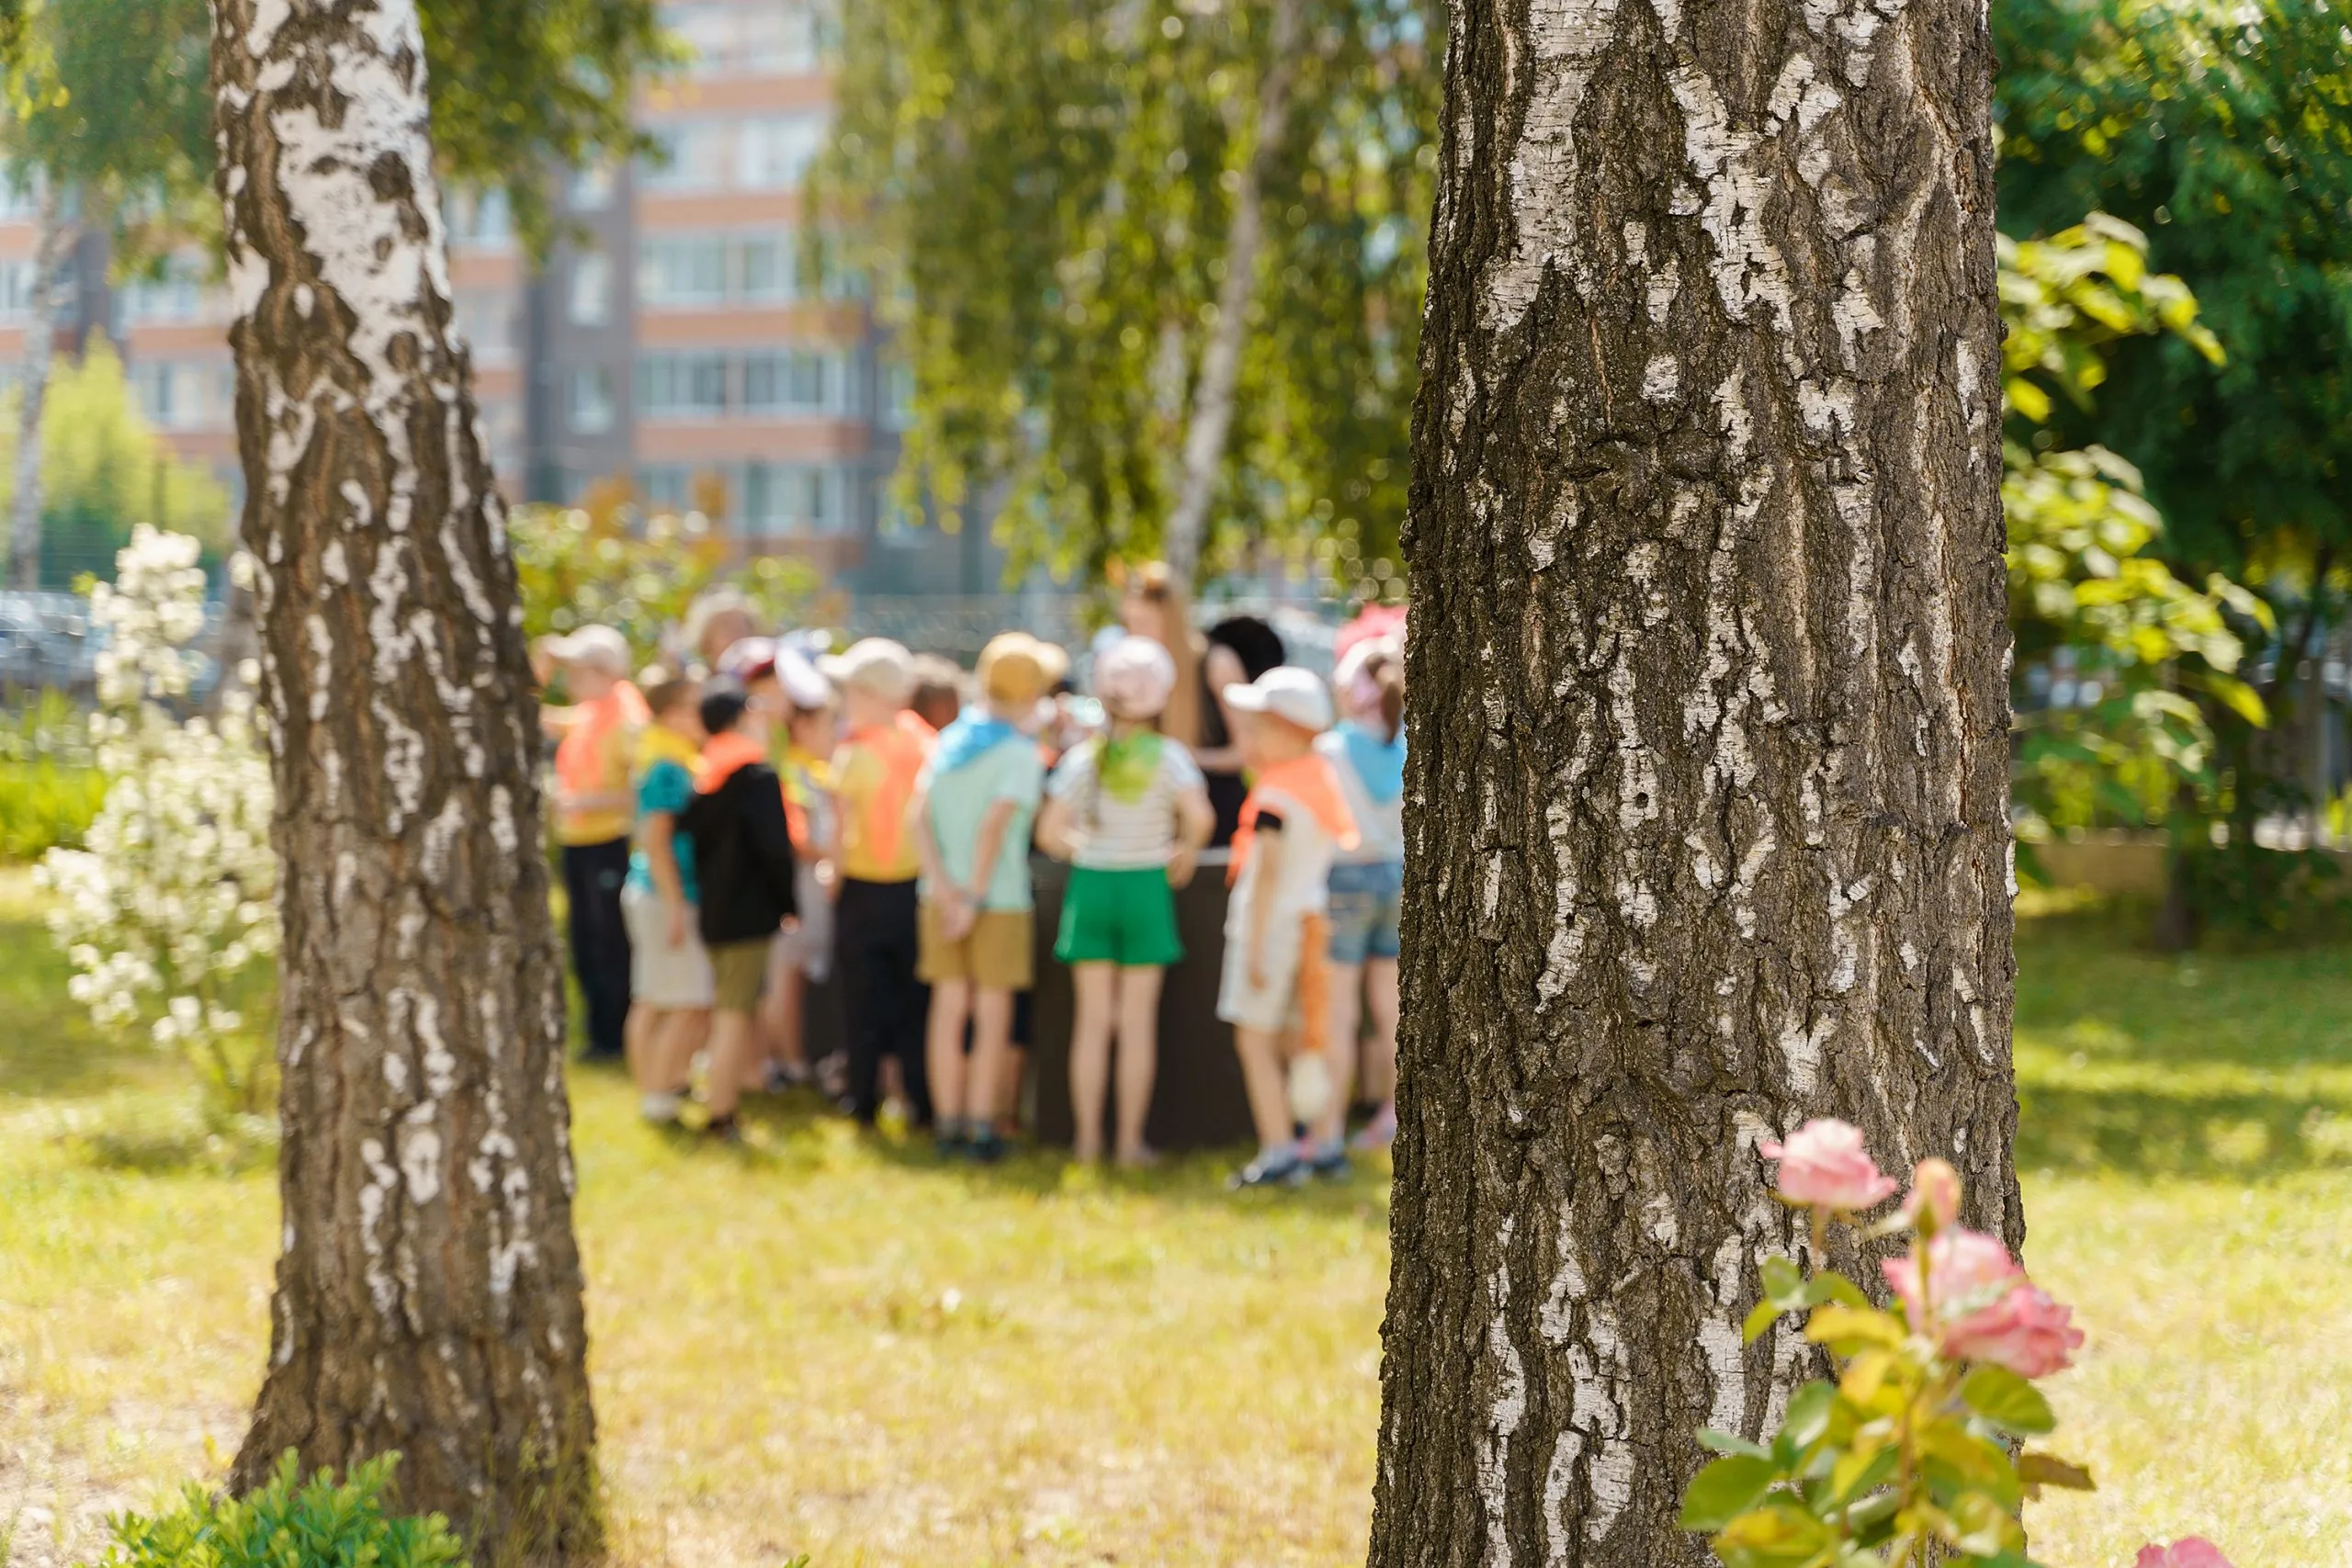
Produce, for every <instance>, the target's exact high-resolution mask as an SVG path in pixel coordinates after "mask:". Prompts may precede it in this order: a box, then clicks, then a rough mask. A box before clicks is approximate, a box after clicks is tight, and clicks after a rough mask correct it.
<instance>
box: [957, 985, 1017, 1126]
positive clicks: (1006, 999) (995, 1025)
mask: <svg viewBox="0 0 2352 1568" xmlns="http://www.w3.org/2000/svg"><path fill="white" fill-rule="evenodd" d="M1011 1058H1012V992H1011V991H1009V990H1000V989H998V988H997V987H977V988H975V989H974V991H973V993H972V1064H971V1075H970V1077H969V1079H968V1081H967V1083H966V1085H965V1089H964V1114H965V1116H966V1118H967V1120H969V1121H970V1122H971V1123H972V1131H973V1132H974V1133H975V1134H978V1133H982V1132H989V1131H992V1130H993V1128H994V1127H995V1124H996V1112H997V1103H998V1100H999V1096H1000V1093H1001V1086H1002V1085H1003V1083H1004V1080H1005V1076H1006V1074H1005V1069H1006V1067H1007V1066H1009V1065H1010V1063H1011Z"/></svg>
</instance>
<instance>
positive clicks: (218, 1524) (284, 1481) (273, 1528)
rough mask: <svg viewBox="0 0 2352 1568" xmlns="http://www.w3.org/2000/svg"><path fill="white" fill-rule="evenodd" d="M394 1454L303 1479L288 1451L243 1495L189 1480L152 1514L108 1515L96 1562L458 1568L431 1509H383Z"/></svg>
mask: <svg viewBox="0 0 2352 1568" xmlns="http://www.w3.org/2000/svg"><path fill="white" fill-rule="evenodd" d="M399 1462H400V1455H398V1454H385V1455H383V1456H381V1457H380V1458H377V1459H372V1460H369V1461H368V1462H366V1463H365V1464H358V1465H354V1466H353V1467H352V1469H351V1473H350V1474H349V1475H348V1476H347V1477H345V1479H344V1480H343V1481H341V1482H340V1483H338V1482H337V1481H336V1480H335V1477H334V1472H333V1471H331V1470H322V1471H320V1472H318V1473H317V1474H315V1475H313V1476H311V1479H310V1480H308V1481H307V1482H306V1481H303V1480H301V1479H300V1475H299V1473H298V1472H297V1470H296V1467H295V1461H294V1455H293V1454H292V1452H291V1451H288V1453H287V1455H286V1456H285V1457H284V1458H283V1459H280V1460H279V1461H277V1472H276V1473H275V1474H274V1475H272V1476H271V1477H270V1482H269V1484H268V1485H266V1486H265V1487H263V1488H262V1489H261V1490H260V1491H258V1492H255V1493H254V1494H253V1495H251V1496H248V1497H242V1498H236V1497H223V1496H220V1495H218V1494H216V1493H210V1492H207V1491H205V1490H204V1489H203V1488H202V1487H200V1486H194V1485H191V1486H189V1487H188V1488H187V1491H186V1492H185V1493H183V1494H182V1495H181V1498H180V1506H178V1507H177V1508H175V1509H174V1510H172V1511H171V1512H170V1513H166V1514H158V1515H156V1516H155V1517H153V1518H145V1517H141V1516H139V1515H137V1514H125V1515H122V1516H121V1517H119V1518H116V1519H112V1520H110V1521H108V1527H109V1529H111V1530H112V1531H113V1534H114V1544H113V1545H112V1546H111V1547H109V1548H108V1549H107V1554H106V1556H105V1557H103V1558H102V1559H100V1560H99V1562H97V1564H96V1568H463V1563H464V1561H465V1558H464V1549H463V1548H462V1547H461V1546H460V1545H459V1544H458V1538H457V1537H456V1536H454V1535H452V1534H450V1533H449V1526H448V1521H447V1520H446V1519H444V1518H443V1517H441V1516H440V1515H438V1514H431V1515H427V1516H425V1517H422V1518H419V1517H401V1516H387V1515H386V1514H385V1512H384V1489H385V1487H386V1486H388V1485H389V1484H390V1483H391V1479H392V1467H393V1466H395V1465H397V1464H398V1463H399Z"/></svg>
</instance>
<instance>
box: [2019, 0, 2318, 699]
mask: <svg viewBox="0 0 2352 1568" xmlns="http://www.w3.org/2000/svg"><path fill="white" fill-rule="evenodd" d="M1993 21H1994V28H1995V31H1996V40H1997V42H1998V44H1999V48H2000V51H2001V57H2002V64H2003V71H2002V75H2001V81H2000V87H1999V103H2000V115H2001V129H2002V136H2003V141H2002V163H2001V168H2000V202H2001V214H2002V219H2003V221H2004V223H2005V224H2006V225H2007V226H2008V227H2009V228H2010V229H2011V231H2013V232H2018V233H2032V232H2043V233H2046V232H2049V231H2053V230H2056V229H2060V228H2064V227H2065V226H2068V225H2071V224H2072V223H2073V222H2074V221H2075V217H2076V216H2077V215H2078V214H2080V213H2083V212H2086V211H2093V210H2098V211H2105V212H2109V213H2112V214H2114V215H2115V216H2116V217H2118V218H2121V219H2123V220H2128V221H2129V222H2131V223H2132V224H2134V225H2137V226H2138V227H2140V228H2141V229H2143V230H2144V231H2146V232H2147V233H2148V235H2149V237H2150V245H2149V255H2148V261H2149V265H2151V266H2152V267H2154V268H2158V269H2161V270H2163V271H2165V272H2168V273H2176V274H2177V275H2179V276H2180V277H2181V278H2182V279H2183V281H2184V282H2185V283H2186V284H2187V285H2188V288H2191V289H2192V290H2194V291H2195V294H2196V297H2197V299H2198V301H2199V306H2200V309H2201V313H2202V317H2203V320H2204V321H2205V322H2206V323H2207V325H2208V326H2210V328H2211V331H2212V333H2213V334H2214V335H2215V336H2216V337H2217V338H2218V339H2219V340H2220V342H2221V343H2222V345H2223V346H2224V347H2226V348H2227V350H2228V357H2227V359H2226V360H2216V359H2215V358H2213V357H2212V356H2211V355H2207V354H2206V353H2204V352H2203V351H2202V349H2201V348H2200V346H2199V344H2196V343H2193V342H2190V341H2188V340H2187V339H2185V338H2182V337H2179V336H2177V335H2172V334H2159V335H2154V336H2149V337H2143V338H2141V339H2138V340H2137V341H2134V342H2131V343H2128V344H2119V345H2118V347H2117V350H2116V353H2115V355H2114V358H2113V377H2112V382H2111V387H2110V389H2109V391H2108V393H2107V394H2106V395H2104V396H2102V397H2101V398H2100V399H2099V400H2098V404H2097V406H2096V408H2095V409H2081V410H2074V411H2064V410H2062V411H2060V414H2061V417H2060V424H2061V427H2062V431H2063V434H2064V436H2065V437H2066V438H2068V439H2073V440H2097V441H2098V442H2101V443H2103V444H2104V445H2106V446H2109V447H2111V448H2113V449H2114V450H2116V451H2118V452H2120V453H2122V454H2123V455H2124V456H2126V457H2129V458H2131V461H2132V462H2134V463H2135V464H2137V465H2138V466H2139V468H2141V469H2142V471H2143V473H2144V474H2145V476H2146V479H2147V485H2148V491H2149V494H2150V496H2151V498H2152V499H2153V500H2154V502H2155V503H2156V505H2157V506H2158V507H2159V508H2160V509H2161V510H2162V512H2163V513H2164V514H2165V519H2166V520H2167V534H2166V542H2165V554H2166V555H2167V556H2168V558H2171V559H2173V560H2174V561H2176V562H2177V563H2179V564H2182V565H2184V566H2186V567H2188V569H2190V570H2192V571H2195V572H2199V573H2201V572H2203V571H2206V570H2222V571H2224V572H2227V573H2229V574H2230V575H2231V576H2233V577H2235V578H2239V579H2241V580H2243V581H2250V582H2254V583H2256V584H2258V585H2261V586H2262V587H2263V589H2264V592H2266V593H2267V594H2269V595H2270V596H2271V597H2273V598H2274V599H2283V598H2291V597H2297V596H2300V597H2302V598H2303V599H2304V601H2305V603H2304V604H2303V605H2302V606H2301V609H2302V613H2301V615H2298V616H2297V617H2296V618H2295V619H2296V624H2297V626H2298V630H2297V632H2296V635H2293V636H2290V637H2289V639H2288V642H2289V647H2290V649H2292V650H2293V651H2292V652H2291V653H2290V657H2287V658H2284V659H2281V660H2279V661H2278V676H2277V677H2276V678H2275V679H2274V681H2273V682H2272V683H2271V687H2270V690H2269V691H2268V693H2267V694H2268V695H2270V696H2272V697H2274V698H2275V697H2277V696H2278V694H2279V688H2280V687H2281V686H2282V685H2283V684H2284V683H2285V682H2288V681H2290V680H2291V678H2292V676H2293V671H2294V666H2295V664H2296V663H2297V662H2298V660H2299V659H2300V657H2301V649H2302V648H2303V646H2304V645H2305V643H2307V641H2308V638H2309V635H2310V632H2311V630H2312V612H2313V611H2314V610H2315V609H2316V607H2317V602H2316V595H2313V594H2311V593H2310V592H2309V591H2308V589H2307V588H2306V587H2305V586H2304V585H2309V584H2324V581H2325V580H2326V578H2327V577H2328V575H2329V573H2330V571H2331V570H2332V569H2333V568H2334V567H2335V565H2336V564H2338V563H2339V562H2341V561H2342V560H2343V559H2344V558H2345V555H2346V551H2347V549H2352V378H2347V376H2346V366H2347V365H2352V50H2347V48H2346V43H2345V39H2346V24H2347V18H2346V12H2345V10H2344V7H2343V6H2341V5H2340V4H2335V3H2333V0H2254V3H2253V4H2250V5H2246V6H2230V7H2223V6H2219V5H2203V6H2178V5H2173V4H2165V3H2159V0H2094V3H2091V4H2081V5H2078V4H2073V3H2071V0H2005V3H2004V4H2003V5H2000V6H1996V7H1995V8H1994V12H1993Z"/></svg>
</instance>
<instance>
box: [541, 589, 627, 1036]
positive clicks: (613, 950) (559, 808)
mask: <svg viewBox="0 0 2352 1568" xmlns="http://www.w3.org/2000/svg"><path fill="white" fill-rule="evenodd" d="M541 651H542V652H543V653H545V654H546V655H547V656H548V657H549V658H551V659H553V660H555V661H556V662H557V663H558V664H560V665H561V666H562V668H563V683H564V687H565V689H566V690H567V691H568V692H570V694H571V699H572V705H571V707H569V708H564V709H560V710H549V711H548V713H546V714H545V715H544V719H545V722H546V725H547V728H548V730H549V731H551V732H552V733H554V734H556V735H558V736H560V738H561V739H560V740H559V741H558V742H557V745H556V751H555V777H556V795H555V835H556V842H557V843H558V844H559V845H560V846H561V849H562V857H563V888H564V895H565V903H566V908H567V909H568V911H569V919H570V925H571V969H572V973H573V975H574V976H577V977H578V979H579V981H580V995H581V999H582V1001H584V1002H585V1003H586V1004H587V1011H588V1049H587V1051H586V1052H585V1053H584V1059H585V1060H588V1061H592V1062H618V1061H620V1060H622V1059H623V1057H624V1055H625V1054H626V1053H625V1039H626V1032H627V1028H628V994H629V993H628V970H629V947H628V925H627V922H626V920H625V919H624V917H623V916H622V914H621V886H622V885H623V884H624V883H625V882H627V881H628V854H629V825H630V823H631V821H632V820H634V818H635V817H636V814H637V801H636V796H635V795H634V794H633V793H632V792H631V790H630V788H629V764H630V762H631V761H632V760H633V759H634V757H635V755H636V748H637V731H638V730H639V728H642V727H643V726H644V724H645V723H646V721H647V720H648V719H649V718H650V714H648V713H647V711H646V707H645V699H644V698H643V697H642V696H640V695H639V694H638V690H637V688H636V687H635V686H633V685H631V684H630V683H629V681H628V660H629V650H628V640H627V639H626V638H624V637H622V636H621V634H620V633H618V632H616V631H615V630H614V629H613V628H612V627H610V626H582V627H581V628H580V629H579V630H578V631H576V632H573V633H572V634H571V636H569V637H551V638H549V639H548V640H547V641H546V642H545V643H543V644H541Z"/></svg>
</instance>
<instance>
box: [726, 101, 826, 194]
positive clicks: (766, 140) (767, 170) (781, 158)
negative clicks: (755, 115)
mask: <svg viewBox="0 0 2352 1568" xmlns="http://www.w3.org/2000/svg"><path fill="white" fill-rule="evenodd" d="M829 130H830V127H829V126H828V124H827V121H826V118H825V117H824V116H823V115H820V114H799V115H790V116H786V117H785V118H780V119H747V120H745V121H744V122H743V125H742V138H741V141H739V142H738V143H737V148H736V174H735V177H736V178H737V179H738V180H739V181H741V184H742V186H744V188H745V189H747V190H795V189H797V188H798V187H799V185H800V176H801V175H803V174H804V173H806V172H807V170H808V167H809V160H811V159H813V158H814V157H816V155H817V154H818V152H820V150H821V149H822V148H823V147H824V145H825V139H826V136H827V135H828V133H829Z"/></svg>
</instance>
